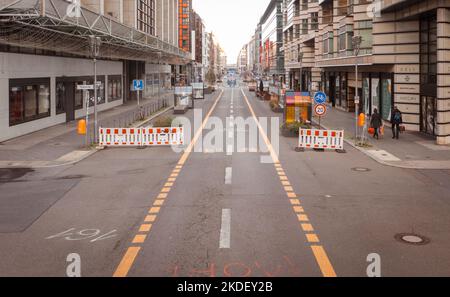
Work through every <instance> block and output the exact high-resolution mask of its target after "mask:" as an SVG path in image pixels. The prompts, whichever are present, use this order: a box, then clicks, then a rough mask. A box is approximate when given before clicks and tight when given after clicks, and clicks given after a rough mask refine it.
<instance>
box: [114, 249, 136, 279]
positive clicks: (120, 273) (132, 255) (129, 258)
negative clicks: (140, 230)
mask: <svg viewBox="0 0 450 297" xmlns="http://www.w3.org/2000/svg"><path fill="white" fill-rule="evenodd" d="M140 249H141V248H140V247H136V246H131V247H129V248H128V250H127V252H126V253H125V255H124V256H123V258H122V261H120V264H119V266H117V269H116V271H115V272H114V274H113V277H126V276H127V275H128V272H129V271H130V268H131V266H132V265H133V263H134V260H135V259H136V256H137V255H138V253H139V251H140Z"/></svg>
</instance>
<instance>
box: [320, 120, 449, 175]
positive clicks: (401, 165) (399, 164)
mask: <svg viewBox="0 0 450 297" xmlns="http://www.w3.org/2000/svg"><path fill="white" fill-rule="evenodd" d="M313 122H314V123H315V124H318V123H317V121H315V120H313ZM321 126H322V127H323V128H325V129H326V130H330V129H329V128H328V127H326V126H325V125H322V123H321ZM344 141H345V143H347V144H348V145H350V146H351V147H353V148H355V149H357V150H358V151H360V152H361V153H363V154H364V155H366V156H368V157H369V158H371V159H372V160H374V161H376V162H378V163H380V164H382V165H385V166H390V167H395V168H402V169H422V170H447V169H450V163H449V164H448V165H445V163H443V162H445V161H442V160H436V161H435V162H436V163H439V165H440V166H433V165H431V164H430V163H429V162H430V161H429V160H414V161H392V162H388V161H384V160H381V159H379V158H376V157H375V156H373V155H371V154H369V153H368V152H367V151H366V150H365V149H363V148H361V147H359V146H357V145H355V144H354V143H353V141H351V140H349V139H347V138H344ZM373 147H374V149H377V147H376V146H373ZM411 162H424V163H427V162H428V163H429V165H428V166H427V165H423V166H417V165H413V164H411ZM447 162H449V161H447ZM433 163H434V162H433Z"/></svg>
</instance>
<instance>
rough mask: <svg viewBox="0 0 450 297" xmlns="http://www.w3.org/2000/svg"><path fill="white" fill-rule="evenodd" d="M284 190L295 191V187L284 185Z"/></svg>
mask: <svg viewBox="0 0 450 297" xmlns="http://www.w3.org/2000/svg"><path fill="white" fill-rule="evenodd" d="M284 190H285V191H286V192H293V191H294V189H293V188H292V187H291V186H288V187H284Z"/></svg>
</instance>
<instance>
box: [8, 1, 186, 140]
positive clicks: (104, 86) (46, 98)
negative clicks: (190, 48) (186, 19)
mask: <svg viewBox="0 0 450 297" xmlns="http://www.w3.org/2000/svg"><path fill="white" fill-rule="evenodd" d="M161 2H164V3H161ZM36 3H39V5H35V4H36ZM51 4H52V5H50V4H49V2H48V1H25V0H4V1H2V5H1V6H0V22H1V24H2V25H1V28H2V33H1V34H0V98H2V99H1V100H0V132H1V133H0V141H3V140H7V139H11V138H13V137H17V136H20V135H24V134H27V133H30V132H33V131H37V130H40V129H43V128H46V127H50V126H52V125H56V124H59V123H64V122H70V121H72V120H74V119H77V118H81V117H83V116H84V115H86V112H87V105H88V104H87V103H88V102H90V103H89V105H90V106H92V105H93V102H94V98H93V90H91V91H89V92H87V93H86V92H84V91H82V90H80V89H79V88H78V86H79V85H84V84H88V85H93V81H94V79H93V60H92V57H93V53H94V51H92V49H93V48H95V47H91V45H92V44H94V42H93V41H95V40H96V39H95V38H94V39H92V38H90V36H93V37H99V38H98V39H99V41H98V42H99V43H100V47H99V51H98V52H97V60H98V61H97V74H98V78H97V79H98V81H99V83H100V84H99V91H98V98H96V99H97V102H98V108H97V110H98V111H102V110H106V109H109V108H113V107H115V106H118V105H121V104H123V102H124V101H128V100H133V99H135V93H136V92H132V91H131V85H132V81H133V79H144V80H145V81H146V89H145V92H144V95H145V96H151V95H155V94H157V91H159V90H161V88H162V87H164V86H170V75H171V70H172V69H174V68H180V66H181V65H184V64H186V63H187V62H188V61H189V58H190V56H189V54H188V53H186V52H184V51H183V50H180V49H179V47H178V36H177V34H178V25H177V24H176V22H177V21H178V10H177V9H178V7H177V5H176V4H177V2H176V1H170V0H168V1H155V0H137V1H136V0H117V1H115V0H109V1H104V0H82V1H81V2H80V1H73V2H72V1H65V0H52V2H51ZM158 7H159V8H158ZM161 9H162V11H161ZM174 15H176V17H173V16H174ZM36 16H39V17H36ZM161 26H163V28H162V27H161ZM98 39H97V40H98ZM68 65H70V66H69V67H68ZM89 111H90V112H92V111H93V108H90V109H89Z"/></svg>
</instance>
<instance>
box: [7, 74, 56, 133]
mask: <svg viewBox="0 0 450 297" xmlns="http://www.w3.org/2000/svg"><path fill="white" fill-rule="evenodd" d="M9 84H10V86H9V123H10V126H14V125H18V124H21V123H24V122H28V121H32V120H36V119H40V118H44V117H48V116H50V80H49V79H25V80H10V83H9Z"/></svg>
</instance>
